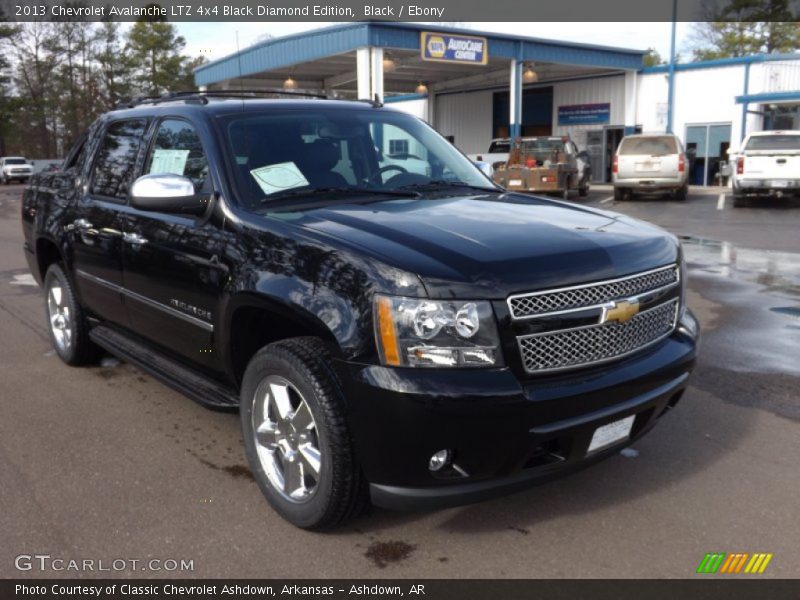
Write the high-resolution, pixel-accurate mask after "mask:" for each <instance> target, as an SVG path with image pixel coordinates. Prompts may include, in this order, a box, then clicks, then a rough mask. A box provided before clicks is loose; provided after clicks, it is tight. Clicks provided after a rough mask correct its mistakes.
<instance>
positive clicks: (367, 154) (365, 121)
mask: <svg viewBox="0 0 800 600" xmlns="http://www.w3.org/2000/svg"><path fill="white" fill-rule="evenodd" d="M219 121H220V125H221V127H222V131H223V136H224V138H225V143H226V145H227V146H228V152H229V153H230V156H231V157H233V158H234V161H235V168H234V179H235V185H236V188H237V191H238V193H239V198H240V199H241V204H242V205H243V206H245V207H247V208H262V207H264V206H268V205H269V204H270V202H273V201H279V200H286V199H288V198H291V199H292V201H297V202H305V201H308V199H309V197H312V196H314V197H319V198H322V197H323V196H325V194H328V196H329V197H330V198H334V197H336V199H338V200H344V201H346V200H347V199H348V196H351V197H352V196H355V195H358V194H359V193H361V194H370V195H373V196H376V197H377V196H380V193H381V192H385V193H386V195H387V196H392V195H400V193H401V192H403V191H405V190H408V196H409V197H412V196H414V195H416V194H417V192H416V191H414V190H419V188H421V187H425V186H428V185H429V186H432V187H440V188H442V190H450V193H458V191H457V189H456V188H457V186H458V185H461V184H463V185H464V186H467V187H469V186H472V187H480V188H486V189H493V188H494V186H493V184H492V183H491V181H490V180H489V179H488V178H487V177H486V176H485V175H483V174H482V173H481V172H480V171H479V170H478V169H477V168H476V167H475V166H474V165H473V164H472V163H471V162H470V161H469V160H467V158H465V157H464V156H463V155H462V154H461V153H459V152H458V151H457V150H456V149H455V148H454V147H453V146H452V145H451V144H450V142H448V141H447V140H445V139H444V138H443V137H441V136H440V135H439V134H438V133H436V132H435V131H434V130H433V129H431V128H430V127H428V126H427V125H426V124H425V123H423V122H422V121H420V120H419V119H417V118H415V117H412V116H410V115H407V114H404V113H397V112H393V111H388V110H379V109H374V108H365V109H361V110H352V109H342V108H339V107H337V108H330V107H320V108H318V109H317V108H315V109H313V110H308V109H304V110H296V109H295V110H292V109H284V110H270V111H269V112H263V113H262V112H250V113H235V114H228V115H224V116H221V117H219ZM453 190H455V191H453ZM315 199H316V198H315Z"/></svg>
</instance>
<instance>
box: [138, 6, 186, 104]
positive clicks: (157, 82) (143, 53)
mask: <svg viewBox="0 0 800 600" xmlns="http://www.w3.org/2000/svg"><path fill="white" fill-rule="evenodd" d="M185 46H186V40H185V39H184V38H183V37H181V36H179V35H178V34H177V33H176V30H175V27H174V25H172V24H170V23H153V22H147V21H139V22H137V23H135V24H134V25H133V27H132V28H131V30H130V32H129V33H128V47H129V49H130V56H131V58H132V59H133V60H134V64H135V65H136V67H135V69H134V72H133V79H134V86H135V91H136V92H138V93H142V94H149V95H160V94H163V93H165V92H169V91H177V90H178V88H179V87H180V86H181V85H182V84H183V85H185V84H186V70H187V59H186V57H185V56H184V55H183V54H182V51H183V49H184V47H185ZM191 87H194V85H192V86H191Z"/></svg>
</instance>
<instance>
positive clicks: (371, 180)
mask: <svg viewBox="0 0 800 600" xmlns="http://www.w3.org/2000/svg"><path fill="white" fill-rule="evenodd" d="M388 171H399V172H400V173H401V174H402V173H408V169H406V168H405V167H401V166H400V165H386V166H385V167H381V168H380V169H378V170H377V171H375V172H374V173H373V174H372V175H370V176H369V177H367V183H378V181H376V179H377V178H378V177H380V176H381V175H383V174H384V173H386V172H388ZM380 183H383V180H380Z"/></svg>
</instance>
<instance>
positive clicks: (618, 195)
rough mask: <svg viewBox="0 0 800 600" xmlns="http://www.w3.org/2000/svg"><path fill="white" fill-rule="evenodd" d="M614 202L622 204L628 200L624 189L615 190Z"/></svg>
mask: <svg viewBox="0 0 800 600" xmlns="http://www.w3.org/2000/svg"><path fill="white" fill-rule="evenodd" d="M614 200H615V201H616V202H622V201H623V200H627V197H626V193H625V190H623V189H622V188H618V187H615V188H614Z"/></svg>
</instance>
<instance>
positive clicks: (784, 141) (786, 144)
mask: <svg viewBox="0 0 800 600" xmlns="http://www.w3.org/2000/svg"><path fill="white" fill-rule="evenodd" d="M745 150H800V135H756V136H753V137H751V138H750V140H749V141H748V142H747V146H745Z"/></svg>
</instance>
